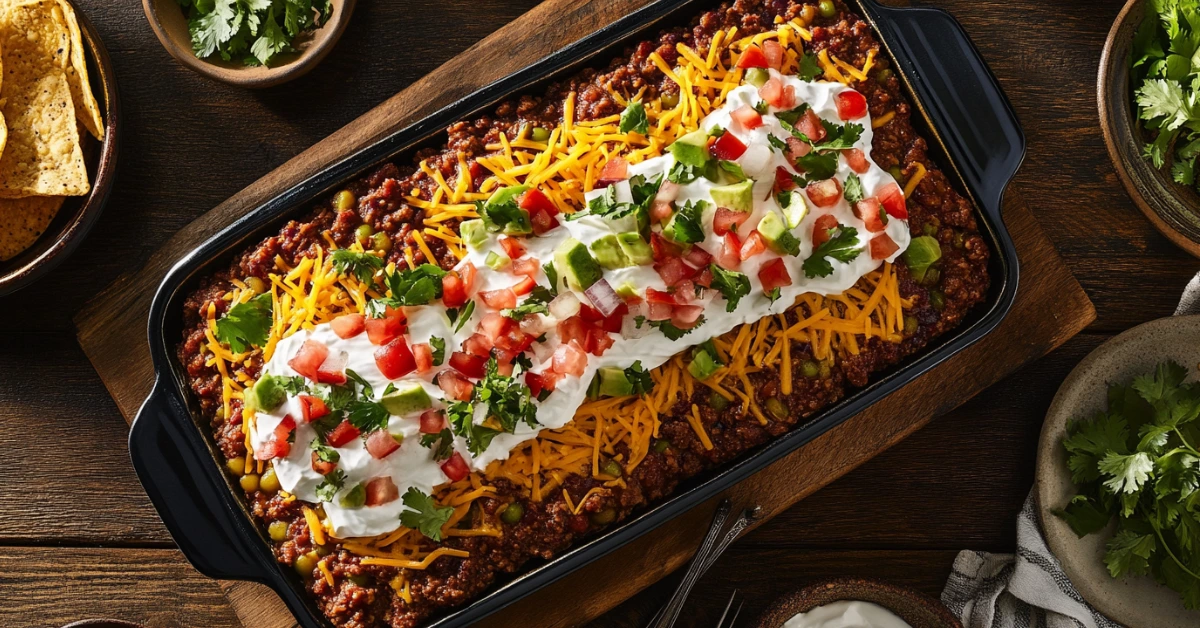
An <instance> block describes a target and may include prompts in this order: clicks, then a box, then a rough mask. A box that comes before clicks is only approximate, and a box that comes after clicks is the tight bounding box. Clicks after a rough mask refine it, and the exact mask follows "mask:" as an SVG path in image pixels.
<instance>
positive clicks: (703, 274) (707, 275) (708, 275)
mask: <svg viewBox="0 0 1200 628" xmlns="http://www.w3.org/2000/svg"><path fill="white" fill-rule="evenodd" d="M712 280H713V276H712V270H710V269H708V268H705V269H704V270H702V271H700V274H699V275H696V279H695V282H696V285H697V286H704V287H705V288H711V287H712Z"/></svg>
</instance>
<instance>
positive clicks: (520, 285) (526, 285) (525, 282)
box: [509, 277, 537, 296]
mask: <svg viewBox="0 0 1200 628" xmlns="http://www.w3.org/2000/svg"><path fill="white" fill-rule="evenodd" d="M536 287H537V282H536V281H534V280H533V277H526V278H524V279H522V280H521V281H518V282H517V283H516V284H514V285H513V287H512V288H509V289H510V290H512V292H513V294H515V295H516V296H524V295H527V294H529V293H530V292H533V289H534V288H536Z"/></svg>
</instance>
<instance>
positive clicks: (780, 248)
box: [758, 212, 800, 255]
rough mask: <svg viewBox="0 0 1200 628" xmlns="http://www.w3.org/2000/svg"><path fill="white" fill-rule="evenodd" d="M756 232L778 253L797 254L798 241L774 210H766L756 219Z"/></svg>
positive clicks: (798, 252) (798, 248)
mask: <svg viewBox="0 0 1200 628" xmlns="http://www.w3.org/2000/svg"><path fill="white" fill-rule="evenodd" d="M758 233H759V234H761V235H762V237H763V239H764V240H766V241H767V246H770V247H771V250H772V251H775V252H776V253H779V254H780V255H799V254H800V241H799V240H797V239H796V236H794V235H792V232H791V231H788V228H787V226H786V225H784V223H783V219H782V218H780V217H779V214H776V213H775V212H767V214H766V215H765V216H763V217H762V220H760V221H758Z"/></svg>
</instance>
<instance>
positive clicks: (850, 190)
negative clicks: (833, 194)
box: [842, 172, 867, 204]
mask: <svg viewBox="0 0 1200 628" xmlns="http://www.w3.org/2000/svg"><path fill="white" fill-rule="evenodd" d="M842 194H843V195H844V196H845V197H846V202H847V203H850V204H854V203H857V202H859V201H861V200H863V199H864V198H866V196H867V193H866V192H865V191H864V190H863V185H862V180H861V179H859V178H858V175H856V174H854V173H853V172H851V173H850V174H849V175H847V176H846V189H845V191H844V192H842Z"/></svg>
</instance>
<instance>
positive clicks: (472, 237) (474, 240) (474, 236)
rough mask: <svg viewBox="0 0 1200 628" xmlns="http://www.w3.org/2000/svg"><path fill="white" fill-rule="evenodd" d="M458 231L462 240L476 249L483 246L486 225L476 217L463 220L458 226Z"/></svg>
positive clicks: (485, 239)
mask: <svg viewBox="0 0 1200 628" xmlns="http://www.w3.org/2000/svg"><path fill="white" fill-rule="evenodd" d="M458 233H459V235H461V236H462V240H463V242H464V243H466V245H467V246H468V247H470V248H472V249H475V250H476V251H478V250H479V249H480V247H482V246H483V243H484V242H487V237H488V236H487V226H486V225H484V224H483V221H482V220H480V219H478V218H476V219H475V220H466V221H463V223H462V224H460V225H459V226H458Z"/></svg>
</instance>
